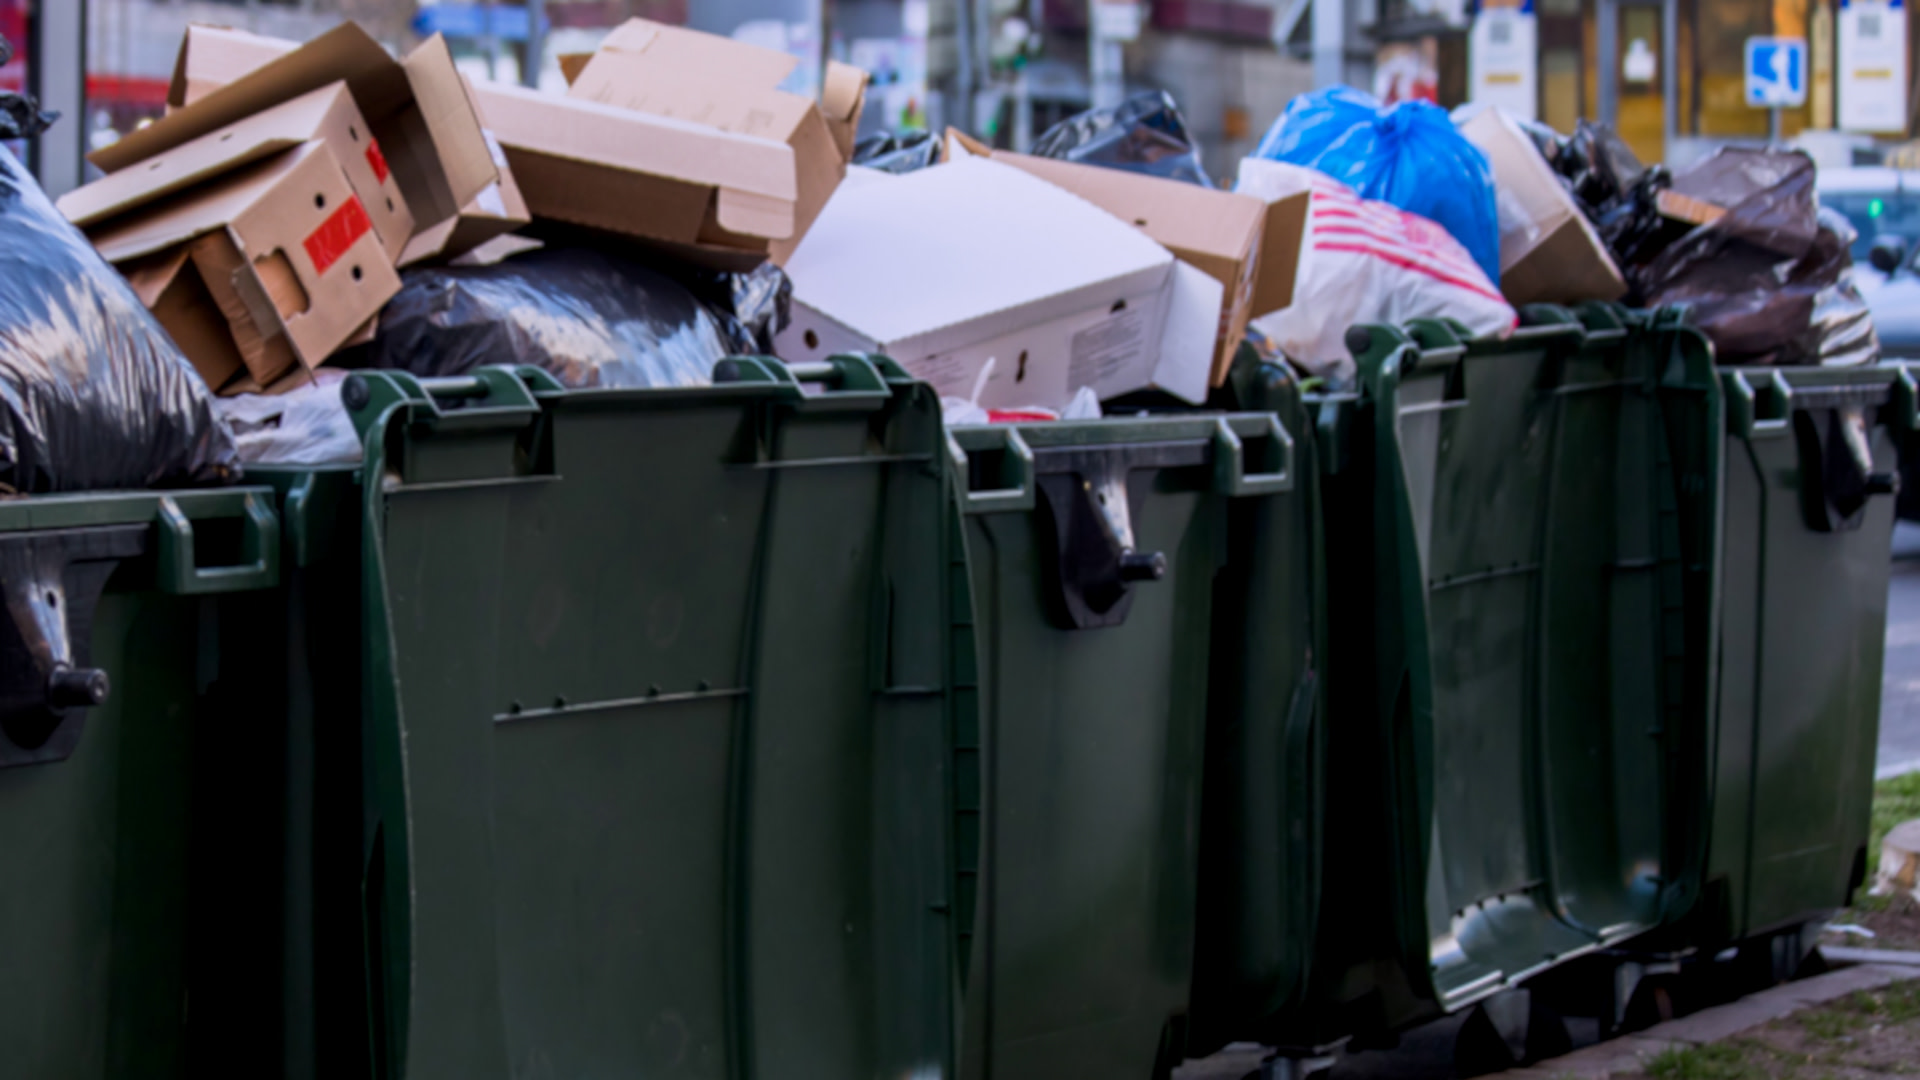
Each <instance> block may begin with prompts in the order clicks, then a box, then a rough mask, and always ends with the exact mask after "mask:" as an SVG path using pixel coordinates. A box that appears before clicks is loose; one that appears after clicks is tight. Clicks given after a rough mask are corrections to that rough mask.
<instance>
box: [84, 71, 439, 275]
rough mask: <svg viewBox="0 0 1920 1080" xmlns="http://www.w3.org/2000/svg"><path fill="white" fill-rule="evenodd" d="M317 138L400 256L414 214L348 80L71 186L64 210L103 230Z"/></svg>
mask: <svg viewBox="0 0 1920 1080" xmlns="http://www.w3.org/2000/svg"><path fill="white" fill-rule="evenodd" d="M316 140H317V141H321V142H325V143H327V144H328V145H329V146H331V147H332V148H333V150H334V153H335V156H336V157H337V158H338V159H339V161H340V163H341V166H342V168H343V169H344V170H345V171H346V175H347V180H348V182H349V183H351V184H352V185H353V190H354V193H355V194H357V195H359V196H360V203H361V205H362V206H364V207H365V208H366V211H367V216H368V217H369V218H370V219H371V220H372V222H373V231H374V234H375V235H376V236H378V237H379V238H380V243H381V246H383V247H384V248H386V250H387V253H388V254H389V255H390V256H392V257H394V258H398V257H399V254H400V251H401V249H402V248H404V247H405V246H406V244H407V242H408V240H409V239H411V238H412V236H413V215H412V214H411V213H410V212H409V211H408V209H407V203H406V200H405V199H404V198H403V197H402V196H401V193H400V185H399V182H398V181H397V180H396V179H395V178H394V176H393V173H392V170H390V169H388V168H387V165H386V159H385V157H384V156H383V155H382V153H381V150H380V144H379V143H378V142H377V141H375V139H374V136H373V132H372V131H371V130H370V129H369V128H368V127H367V122H366V120H365V118H363V117H362V116H361V115H360V109H359V107H358V106H356V105H355V104H354V102H353V95H352V94H350V93H348V92H347V85H346V84H345V83H334V84H332V85H331V86H325V87H322V88H320V89H318V90H315V91H314V92H312V93H311V94H305V95H303V96H301V97H297V98H294V99H293V100H292V101H288V102H285V103H283V104H280V105H276V106H274V107H272V108H270V109H265V110H262V111H261V112H257V113H255V114H253V115H252V116H248V117H245V118H243V119H241V120H238V121H236V122H234V123H233V124H231V125H229V126H228V127H225V128H222V129H220V130H219V131H210V132H208V133H207V134H205V135H202V136H200V137H199V138H197V139H193V140H190V141H188V142H185V143H182V144H180V145H179V146H176V147H174V148H173V149H171V150H167V151H163V152H162V153H159V154H156V155H154V156H153V157H151V158H148V159H147V160H146V161H144V162H142V163H141V165H140V167H139V168H137V169H122V170H120V171H119V172H116V173H111V174H109V175H107V176H105V177H103V178H101V179H99V180H96V181H94V182H93V183H91V184H88V185H86V186H85V187H82V188H77V189H75V190H73V191H70V192H68V193H67V194H66V195H63V196H61V198H60V201H59V207H60V212H61V213H63V214H65V215H66V216H67V220H68V221H71V222H73V223H74V224H75V225H77V226H79V227H80V228H81V229H85V230H98V228H99V227H100V226H101V225H102V224H103V223H106V222H110V221H112V219H113V218H114V217H115V216H117V215H120V214H124V213H127V212H129V211H132V210H136V209H138V208H140V207H142V206H146V205H149V204H151V203H153V202H156V201H158V200H160V199H162V198H164V197H166V196H168V195H172V194H174V193H176V192H180V191H184V190H187V189H189V188H191V187H193V186H194V185H196V184H201V183H204V182H206V181H208V180H211V179H212V178H214V177H216V176H220V175H222V174H224V173H228V172H231V171H233V170H234V169H237V168H239V167H241V166H243V165H246V164H249V163H251V162H255V161H259V160H262V159H263V158H268V157H272V156H273V155H275V154H279V153H282V152H284V151H287V150H290V149H292V148H294V147H296V146H299V145H301V144H302V143H306V142H312V141H316Z"/></svg>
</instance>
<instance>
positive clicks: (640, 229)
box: [474, 83, 798, 270]
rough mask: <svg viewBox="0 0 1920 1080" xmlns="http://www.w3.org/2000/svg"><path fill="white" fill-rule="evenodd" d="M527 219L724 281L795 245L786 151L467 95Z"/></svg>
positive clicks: (551, 103) (567, 102)
mask: <svg viewBox="0 0 1920 1080" xmlns="http://www.w3.org/2000/svg"><path fill="white" fill-rule="evenodd" d="M474 94H475V96H476V97H477V98H478V99H479V101H480V109H481V112H482V114H483V115H484V116H485V117H486V123H487V127H488V128H489V129H490V130H491V131H492V132H493V133H494V135H495V136H496V137H497V138H498V139H499V140H500V144H501V145H502V146H504V147H505V148H506V152H507V161H508V163H509V164H510V165H511V167H512V172H513V176H514V179H515V180H516V181H518V183H519V185H520V190H521V192H522V193H523V194H524V195H525V197H526V202H527V206H528V208H529V209H530V210H531V211H532V213H533V216H534V217H535V218H537V219H546V220H551V221H559V222H565V223H568V224H572V225H580V226H584V227H587V228H591V229H597V230H600V231H603V232H608V233H613V234H615V235H618V236H625V237H633V238H637V239H643V240H647V241H651V242H653V243H656V244H661V245H665V246H669V247H673V248H675V249H676V250H677V252H678V253H679V254H681V255H684V256H685V257H687V258H689V259H692V260H695V261H698V262H703V263H706V264H707V265H710V266H715V267H718V268H721V269H727V270H745V269H752V268H753V267H754V266H757V265H759V264H760V263H762V262H764V261H766V258H767V255H768V252H769V250H770V248H771V247H772V245H773V244H774V243H775V242H776V241H780V240H784V239H786V238H788V237H791V236H792V235H793V230H794V214H795V203H796V201H797V197H798V193H797V188H796V184H795V177H794V167H793V150H792V149H791V148H790V147H788V146H787V145H786V144H784V143H780V142H775V141H774V140H772V139H763V138H758V137H756V136H751V135H736V134H733V133H731V132H725V131H720V130H718V129H715V128H711V127H707V126H706V125H703V124H695V123H690V122H688V121H685V120H675V119H673V118H670V117H663V116H651V115H648V114H646V113H639V112H634V111H632V110H630V109H621V108H615V107H614V106H611V105H602V104H599V103H597V102H592V101H583V100H580V99H577V98H566V97H556V96H554V95H552V94H542V93H539V92H537V91H534V90H528V89H525V88H523V87H518V86H506V85H503V84H500V83H477V84H475V85H474Z"/></svg>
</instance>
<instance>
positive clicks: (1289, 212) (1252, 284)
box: [946, 131, 1308, 386]
mask: <svg viewBox="0 0 1920 1080" xmlns="http://www.w3.org/2000/svg"><path fill="white" fill-rule="evenodd" d="M946 150H947V155H948V157H949V159H952V158H954V157H957V156H960V155H971V156H975V157H988V158H991V159H992V160H993V161H997V162H999V163H1001V164H1003V165H1010V166H1012V167H1014V168H1016V169H1019V170H1020V171H1022V172H1025V173H1029V174H1031V175H1033V176H1037V177H1039V178H1040V179H1042V180H1045V181H1047V182H1048V183H1050V184H1053V185H1055V186H1057V187H1062V188H1065V189H1066V190H1068V191H1071V192H1073V193H1074V194H1075V195H1078V196H1080V197H1081V198H1083V199H1085V200H1087V201H1088V202H1090V203H1092V204H1094V205H1095V206H1098V207H1099V208H1101V209H1102V210H1105V211H1106V212H1108V213H1109V214H1112V215H1113V216H1114V217H1117V218H1119V219H1120V220H1121V221H1125V222H1130V223H1131V224H1133V225H1134V226H1136V227H1137V228H1139V229H1140V230H1141V231H1143V232H1145V233H1146V234H1147V235H1148V236H1150V237H1152V238H1153V239H1154V240H1155V241H1156V242H1157V243H1159V244H1160V245H1161V246H1162V247H1165V248H1166V249H1167V250H1169V251H1171V252H1173V253H1174V254H1175V255H1177V256H1179V257H1180V259H1181V260H1183V261H1185V262H1186V263H1188V264H1190V265H1192V266H1195V267H1198V268H1199V269H1200V270H1202V271H1205V272H1206V274H1207V275H1208V276H1209V277H1211V278H1213V279H1214V280H1215V281H1218V282H1219V283H1220V284H1221V287H1222V288H1223V289H1224V290H1225V299H1224V300H1223V302H1222V304H1221V308H1220V330H1219V335H1218V341H1217V343H1216V346H1215V352H1214V361H1213V375H1212V385H1214V386H1220V385H1222V384H1223V383H1225V382H1226V379H1227V371H1228V369H1229V368H1231V367H1232V365H1233V357H1234V354H1235V353H1236V352H1238V351H1239V349H1240V343H1241V340H1242V339H1243V338H1245V337H1246V333H1247V323H1248V322H1249V321H1250V320H1252V318H1253V317H1254V316H1256V315H1264V314H1266V313H1267V312H1269V311H1277V310H1279V309H1280V308H1283V307H1286V306H1287V305H1289V304H1291V303H1292V302H1293V279H1294V272H1295V270H1296V269H1297V268H1298V267H1299V265H1300V241H1301V238H1302V237H1303V235H1304V234H1305V232H1306V222H1307V201H1308V198H1307V196H1306V195H1304V194H1303V195H1298V196H1294V197H1292V198H1288V199H1281V200H1278V201H1276V202H1274V203H1271V204H1269V203H1267V202H1266V201H1265V200H1262V199H1256V198H1254V197H1253V196H1251V195H1236V194H1234V193H1233V192H1230V191H1216V190H1214V189H1212V188H1203V187H1200V186H1199V185H1197V184H1188V183H1183V182H1181V181H1178V180H1168V179H1166V178H1164V177H1158V176H1147V175H1144V174H1141V173H1134V172H1128V171H1126V170H1123V169H1108V168H1102V167H1100V166H1097V165H1079V164H1075V163H1073V162H1070V161H1055V160H1053V159H1051V158H1039V157H1031V156H1029V155H1026V154H1016V153H1013V152H1011V151H1008V150H995V149H992V148H991V147H988V146H987V145H985V144H984V143H981V142H979V141H978V140H975V139H973V138H970V137H968V136H967V135H964V134H962V133H960V132H958V131H949V132H948V133H947V147H946ZM1268 270H1270V271H1271V273H1270V274H1268V273H1266V272H1265V271H1268ZM1263 286H1264V288H1263ZM1268 304H1271V305H1272V306H1271V307H1267V306H1264V305H1268Z"/></svg>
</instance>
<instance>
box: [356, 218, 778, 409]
mask: <svg viewBox="0 0 1920 1080" xmlns="http://www.w3.org/2000/svg"><path fill="white" fill-rule="evenodd" d="M777 280H784V276H783V277H782V278H781V279H774V278H771V277H765V278H762V279H760V280H759V281H758V283H757V284H747V285H741V283H739V282H737V281H735V280H734V279H732V278H731V277H730V276H726V275H718V276H712V277H707V278H694V279H690V282H682V281H676V280H674V279H673V278H671V277H669V276H667V275H666V274H664V273H661V272H660V271H658V270H655V269H651V268H649V267H647V266H643V265H641V264H639V263H637V262H632V261H629V260H627V259H624V258H620V257H618V256H614V255H610V254H607V253H604V252H600V251H595V250H592V249H588V248H566V247H561V248H553V247H549V248H542V249H541V250H539V251H532V252H528V253H526V254H524V255H519V256H515V257H514V258H512V259H508V260H507V261H505V262H502V263H499V264H497V265H494V266H480V267H436V268H428V269H418V270H409V271H408V272H407V273H406V274H405V275H404V277H403V279H402V284H401V288H400V294H399V295H398V296H395V297H394V298H393V300H392V301H390V302H389V303H388V304H387V308H386V311H385V312H384V313H382V315H381V317H380V328H379V333H378V336H377V337H376V338H375V339H374V344H373V350H372V360H373V363H374V365H375V366H378V367H386V368H398V369H402V370H405V371H411V372H413V373H414V374H416V375H458V374H463V373H465V372H467V371H470V370H472V369H473V368H475V367H479V366H481V365H483V364H532V365H535V366H538V367H541V368H544V369H546V370H547V371H549V372H551V373H552V374H553V375H554V376H555V377H556V378H558V379H559V380H560V381H561V382H562V383H565V384H566V385H567V386H570V387H596V386H598V387H650V386H705V385H707V384H708V383H710V382H711V381H712V374H713V365H714V363H715V362H716V361H718V360H721V359H722V358H724V357H727V356H734V355H740V354H743V353H758V352H765V351H766V350H765V349H763V348H762V347H761V345H760V343H759V342H758V341H756V339H755V336H754V334H753V333H751V332H749V331H748V329H747V327H746V326H745V325H743V323H742V321H741V320H740V319H736V318H734V317H733V315H732V313H731V312H730V311H727V310H725V309H723V308H717V307H716V306H715V305H714V304H712V303H706V302H702V300H701V299H700V298H697V297H696V295H695V292H694V290H693V288H690V287H689V284H692V285H694V286H695V287H697V288H700V289H702V290H703V291H708V290H712V291H715V292H716V293H717V292H718V290H720V289H721V288H722V287H723V286H724V287H725V288H726V289H727V291H728V301H727V302H730V303H731V302H738V301H739V300H741V299H744V300H746V301H748V302H758V303H761V304H762V305H763V306H777V304H778V296H779V294H780V293H781V291H782V290H781V289H780V288H779V287H778V285H777V284H776V282H777ZM736 285H740V286H741V287H740V292H741V294H743V295H742V296H739V297H736V296H734V294H733V292H732V290H733V289H734V287H735V286H736ZM755 314H756V315H760V316H763V317H765V312H764V311H761V312H756V313H755Z"/></svg>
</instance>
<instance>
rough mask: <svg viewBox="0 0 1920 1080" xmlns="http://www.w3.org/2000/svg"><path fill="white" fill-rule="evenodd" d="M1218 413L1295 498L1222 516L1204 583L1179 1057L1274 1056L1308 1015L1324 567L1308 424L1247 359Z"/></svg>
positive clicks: (1283, 382) (1247, 502) (1290, 394)
mask: <svg viewBox="0 0 1920 1080" xmlns="http://www.w3.org/2000/svg"><path fill="white" fill-rule="evenodd" d="M1213 404H1217V405H1221V406H1224V407H1225V408H1227V409H1229V410H1232V411H1246V412H1261V413H1267V414H1270V415H1273V416H1274V417H1276V418H1277V419H1278V420H1279V422H1280V427H1281V430H1283V431H1286V432H1288V433H1289V434H1290V435H1292V434H1293V433H1298V435H1297V436H1295V437H1294V438H1293V468H1292V469H1291V473H1292V476H1293V486H1292V488H1291V489H1289V490H1287V491H1285V492H1281V493H1277V494H1273V495H1269V496H1267V497H1264V498H1258V499H1232V500H1229V501H1228V503H1227V559H1226V565H1225V566H1224V567H1223V568H1222V570H1221V571H1220V574H1219V576H1217V577H1216V578H1215V579H1214V589H1213V597H1214V599H1213V604H1214V618H1213V627H1214V628H1213V638H1212V641H1213V648H1212V657H1211V660H1212V665H1211V670H1210V672H1209V676H1208V678H1209V684H1208V696H1207V735H1206V750H1205V757H1204V767H1203V770H1202V778H1203V787H1202V791H1201V813H1200V852H1199V863H1198V882H1197V889H1198V893H1197V896H1196V899H1195V912H1196V920H1195V921H1196V928H1195V940H1194V963H1193V988H1192V1002H1191V1006H1190V1009H1189V1012H1188V1016H1187V1046H1186V1053H1187V1054H1188V1056H1190V1057H1198V1056H1200V1055H1203V1054H1207V1053H1211V1052H1213V1051H1215V1050H1218V1049H1219V1048H1221V1047H1222V1046H1225V1045H1226V1044H1227V1043H1229V1042H1235V1041H1242V1042H1245V1041H1252V1042H1263V1043H1271V1042H1274V1041H1276V1040H1275V1037H1276V1036H1277V1035H1279V1034H1281V1033H1284V1032H1285V1031H1286V1030H1287V1021H1288V1019H1289V1018H1290V1017H1291V1015H1292V1013H1293V1011H1294V1010H1295V1009H1296V1008H1298V1007H1300V1005H1301V1004H1302V1003H1303V1000H1304V995H1305V993H1306V989H1307V986H1306V980H1307V965H1308V961H1309V960H1310V958H1311V955H1312V943H1313V938H1314V933H1315V926H1316V924H1317V920H1318V917H1319V898H1320V896H1319V888H1320V882H1319V869H1320V862H1321V851H1320V847H1321V843H1322V838H1323V835H1324V833H1323V826H1324V824H1325V822H1324V820H1323V815H1322V810H1321V788H1322V786H1323V784H1324V780H1323V775H1322V774H1323V762H1322V760H1321V759H1322V754H1323V752H1324V749H1325V746H1326V734H1325V732H1324V731H1323V730H1322V725H1323V723H1324V717H1325V712H1324V709H1323V699H1324V697H1325V690H1326V686H1325V676H1324V666H1325V663H1326V660H1325V658H1326V653H1327V643H1326V592H1327V581H1326V573H1325V551H1324V548H1323V544H1322V539H1321V524H1320V504H1319V462H1318V458H1317V455H1316V447H1315V444H1314V440H1313V438H1312V429H1313V420H1312V413H1311V412H1310V411H1309V410H1308V408H1307V406H1306V402H1305V401H1304V399H1303V395H1302V393H1301V389H1300V383H1299V381H1298V380H1297V379H1296V378H1295V377H1293V375H1292V374H1291V372H1290V371H1289V370H1288V369H1287V368H1285V367H1284V366H1276V365H1272V364H1262V363H1260V362H1259V361H1258V359H1257V357H1256V356H1255V354H1254V353H1253V350H1252V349H1249V348H1243V349H1242V350H1241V354H1240V356H1239V357H1238V358H1237V359H1236V361H1235V364H1234V367H1233V368H1232V370H1231V372H1230V375H1229V378H1228V381H1227V384H1226V386H1225V387H1223V388H1222V389H1221V390H1220V391H1217V392H1216V394H1215V400H1214V402H1213Z"/></svg>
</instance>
